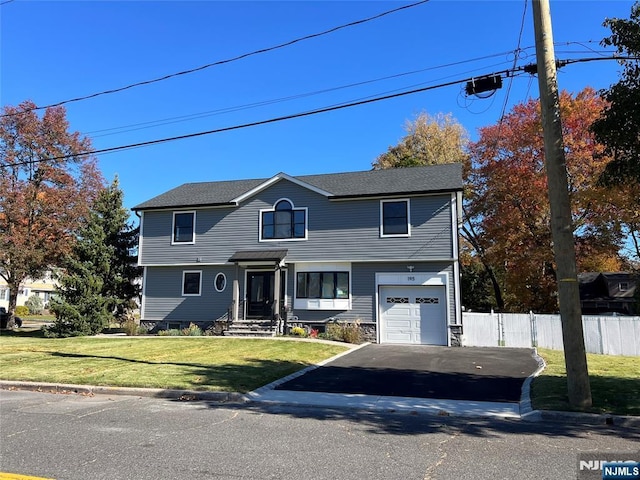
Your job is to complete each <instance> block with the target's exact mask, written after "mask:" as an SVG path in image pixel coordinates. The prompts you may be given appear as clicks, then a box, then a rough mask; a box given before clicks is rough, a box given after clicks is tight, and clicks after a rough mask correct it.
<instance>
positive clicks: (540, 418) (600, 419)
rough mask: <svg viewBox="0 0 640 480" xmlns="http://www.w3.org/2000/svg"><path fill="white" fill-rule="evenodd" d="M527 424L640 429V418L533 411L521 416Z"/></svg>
mask: <svg viewBox="0 0 640 480" xmlns="http://www.w3.org/2000/svg"><path fill="white" fill-rule="evenodd" d="M520 419H521V420H522V421H525V422H554V423H567V424H574V425H577V424H579V425H607V426H616V427H628V428H640V417H632V416H628V415H609V414H604V413H582V412H562V411H558V410H533V411H531V412H529V413H526V414H524V415H521V416H520Z"/></svg>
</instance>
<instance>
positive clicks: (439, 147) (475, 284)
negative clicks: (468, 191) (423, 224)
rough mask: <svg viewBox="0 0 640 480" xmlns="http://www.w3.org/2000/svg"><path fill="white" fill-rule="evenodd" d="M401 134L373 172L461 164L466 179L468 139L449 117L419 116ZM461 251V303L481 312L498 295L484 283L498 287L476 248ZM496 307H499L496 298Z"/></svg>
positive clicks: (464, 246) (466, 245)
mask: <svg viewBox="0 0 640 480" xmlns="http://www.w3.org/2000/svg"><path fill="white" fill-rule="evenodd" d="M405 131H406V134H405V136H404V137H402V138H401V139H400V141H399V142H398V144H397V145H394V146H391V147H389V148H388V149H387V151H386V152H385V153H383V154H381V155H379V156H378V158H376V160H375V161H374V162H373V167H374V168H375V169H386V168H405V167H415V166H420V165H436V164H445V163H462V165H463V170H464V172H465V175H468V172H469V166H470V164H469V155H468V153H467V145H468V143H469V135H468V133H467V131H466V130H465V129H464V127H463V126H462V125H461V124H460V123H459V122H458V121H457V120H455V119H454V118H453V116H452V115H451V114H446V115H445V114H442V113H439V114H437V115H429V114H427V113H421V114H420V115H418V116H417V117H416V118H415V119H414V120H413V121H407V123H406V124H405ZM465 188H466V187H465ZM465 196H466V195H465ZM474 247H475V248H474ZM461 250H462V255H461V262H460V263H461V271H462V303H463V305H465V307H467V308H470V309H472V310H485V309H487V308H488V306H490V305H491V300H490V298H489V293H488V292H496V291H497V292H498V294H499V292H500V290H499V289H496V288H488V287H487V282H490V283H495V285H496V286H497V285H498V280H497V274H496V272H495V271H494V269H493V267H492V266H491V265H489V264H488V263H486V262H485V261H483V257H482V255H478V252H479V251H481V248H480V246H478V245H477V244H476V245H475V246H472V245H471V244H470V243H469V242H468V240H467V239H463V242H462V244H461ZM498 304H499V305H501V304H502V300H501V299H500V298H498Z"/></svg>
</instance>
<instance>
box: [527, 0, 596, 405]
mask: <svg viewBox="0 0 640 480" xmlns="http://www.w3.org/2000/svg"><path fill="white" fill-rule="evenodd" d="M533 25H534V30H535V37H536V58H537V64H538V85H539V87H540V106H541V109H542V129H543V132H544V157H545V168H546V171H547V183H548V185H549V203H550V205H551V233H552V238H553V253H554V256H555V261H556V278H557V281H558V302H559V304H560V318H561V321H562V342H563V345H564V361H565V365H566V367H567V387H568V394H569V403H570V404H571V405H572V406H574V407H577V408H583V409H584V408H589V407H591V387H590V385H589V372H588V370H587V354H586V351H585V346H584V332H583V329H582V311H581V310H580V293H579V290H578V274H577V269H576V252H575V245H574V238H573V225H572V221H571V204H570V202H569V188H568V182H567V168H566V163H565V157H564V142H563V139H562V122H561V119H560V98H559V95H558V79H557V76H556V60H555V52H554V49H553V33H552V31H551V13H550V11H549V0H533Z"/></svg>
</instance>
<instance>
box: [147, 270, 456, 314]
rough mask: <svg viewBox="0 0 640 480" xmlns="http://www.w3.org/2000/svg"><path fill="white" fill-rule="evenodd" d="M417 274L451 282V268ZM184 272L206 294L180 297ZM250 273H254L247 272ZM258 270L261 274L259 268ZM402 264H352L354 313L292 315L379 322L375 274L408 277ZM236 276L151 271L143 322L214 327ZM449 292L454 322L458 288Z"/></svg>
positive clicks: (289, 288) (291, 286) (291, 287)
mask: <svg viewBox="0 0 640 480" xmlns="http://www.w3.org/2000/svg"><path fill="white" fill-rule="evenodd" d="M412 265H413V266H414V272H415V273H420V272H440V271H446V272H447V273H449V275H450V280H451V281H452V282H453V281H454V279H453V266H452V265H451V264H449V263H443V262H425V263H422V262H420V263H419V262H413V263H412ZM184 270H202V289H201V295H200V296H198V297H183V296H182V272H183V271H184ZM248 270H252V269H248ZM255 270H259V268H256V269H255ZM406 271H407V264H406V262H403V263H384V262H380V263H352V265H351V298H352V301H351V310H302V309H294V310H291V312H290V315H291V316H296V317H298V320H299V321H300V322H321V321H324V320H327V319H328V318H330V317H335V318H338V319H340V320H349V321H355V320H359V321H361V322H375V320H376V309H377V306H376V303H375V301H376V273H391V272H402V273H404V272H406ZM220 272H222V273H224V274H225V275H226V277H227V286H226V288H225V290H224V291H223V292H217V291H216V290H215V288H214V284H213V283H214V279H215V276H216V275H217V274H218V273H220ZM237 272H238V276H239V278H238V280H239V286H240V297H241V298H243V297H244V286H245V274H246V270H245V269H238V270H237ZM286 272H287V273H286V305H287V306H289V307H291V306H292V305H293V296H294V295H295V265H294V264H289V265H288V266H287V269H286ZM235 276H236V267H235V266H232V265H228V266H203V267H201V268H199V267H191V266H189V267H147V277H146V279H145V292H144V295H145V305H144V310H143V312H142V319H143V320H148V321H151V320H162V321H176V322H177V321H181V322H211V321H214V320H216V319H217V318H219V317H220V316H221V315H223V314H224V313H225V312H226V311H227V309H228V308H229V306H230V305H231V302H232V292H233V289H232V284H233V280H234V278H235ZM450 286H451V288H450V289H449V295H450V296H449V299H448V301H449V308H450V318H451V319H454V318H455V308H456V307H455V296H454V289H455V285H454V284H453V283H452V284H451V285H450Z"/></svg>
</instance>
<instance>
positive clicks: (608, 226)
mask: <svg viewBox="0 0 640 480" xmlns="http://www.w3.org/2000/svg"><path fill="white" fill-rule="evenodd" d="M604 107H605V101H604V100H603V99H602V98H600V97H599V96H598V95H597V94H596V92H595V91H594V90H593V89H591V88H586V89H585V90H583V91H581V92H579V93H578V94H576V95H575V96H573V95H571V94H569V93H567V92H563V93H562V94H561V96H560V108H561V114H562V124H563V136H564V144H565V155H566V161H567V171H568V175H569V189H570V196H571V205H572V216H573V229H574V230H573V234H574V238H575V242H576V256H577V262H578V269H579V270H580V271H612V270H618V269H620V268H622V267H623V266H624V259H623V258H621V256H620V255H619V253H618V252H619V250H620V248H621V247H622V244H623V241H624V238H623V237H624V235H623V232H622V231H621V228H620V222H619V212H618V211H616V209H615V208H613V203H612V201H611V198H612V195H614V192H612V190H611V189H610V188H607V187H605V186H603V185H601V184H600V183H599V182H598V179H599V178H600V175H601V174H602V172H603V171H604V168H605V166H606V165H607V163H608V162H609V161H610V158H608V157H607V156H606V155H605V154H604V146H603V145H602V144H600V143H598V142H596V140H595V139H594V135H593V133H592V132H591V131H590V126H591V124H592V123H593V122H594V121H595V120H596V119H597V118H598V117H599V115H600V113H601V112H602V110H603V109H604ZM470 153H471V157H472V165H473V167H472V169H471V171H470V172H469V177H468V179H467V180H468V183H467V191H466V194H467V198H466V202H465V209H466V212H465V214H466V220H467V222H466V224H465V226H464V228H463V236H464V237H465V238H466V239H467V240H468V241H469V242H470V243H471V244H472V245H473V246H474V248H475V253H476V254H477V255H478V256H479V257H480V258H481V259H482V263H483V264H484V265H485V267H487V268H489V269H490V270H491V273H492V274H493V278H494V279H495V283H494V285H493V286H494V291H495V298H496V299H497V300H498V302H497V303H498V305H497V306H498V308H500V309H503V310H513V311H522V310H534V311H538V312H553V311H556V310H557V308H558V306H557V296H556V292H557V285H556V278H555V264H554V259H553V242H552V239H551V229H550V226H549V225H550V215H551V213H550V208H549V201H548V196H547V179H546V175H545V170H544V147H543V137H542V125H541V120H540V105H539V102H538V101H537V100H529V101H528V102H525V103H522V104H518V105H516V106H515V107H514V108H513V110H512V111H511V112H510V113H509V114H507V115H506V116H505V117H504V118H503V119H502V121H501V122H499V123H498V124H496V125H492V126H489V127H485V128H482V129H480V139H479V140H478V141H477V142H475V143H473V144H472V145H471V146H470Z"/></svg>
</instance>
